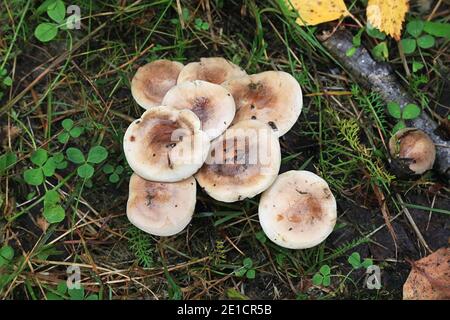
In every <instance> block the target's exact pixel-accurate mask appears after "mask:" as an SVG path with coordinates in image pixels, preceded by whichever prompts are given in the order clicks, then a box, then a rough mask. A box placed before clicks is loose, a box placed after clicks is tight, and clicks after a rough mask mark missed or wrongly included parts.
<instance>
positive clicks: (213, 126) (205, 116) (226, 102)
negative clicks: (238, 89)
mask: <svg viewBox="0 0 450 320" xmlns="http://www.w3.org/2000/svg"><path fill="white" fill-rule="evenodd" d="M162 104H163V105H166V106H171V107H175V108H177V109H189V110H191V111H192V112H194V113H195V114H196V115H197V116H198V118H199V119H200V122H201V124H202V126H201V129H202V130H203V131H205V132H206V133H207V134H208V135H209V137H210V139H211V140H212V139H214V138H217V137H218V136H219V135H221V134H222V133H223V132H224V131H225V130H226V129H227V128H228V127H229V126H230V124H231V122H232V121H233V119H234V114H235V112H236V107H235V105H234V99H233V97H232V96H231V94H230V93H229V92H228V91H227V90H226V89H225V88H224V87H222V86H220V85H218V84H214V83H210V82H206V81H202V80H195V81H189V82H183V83H181V84H178V85H176V86H175V87H173V88H172V89H170V90H169V91H168V92H167V94H166V95H165V97H164V99H163V102H162Z"/></svg>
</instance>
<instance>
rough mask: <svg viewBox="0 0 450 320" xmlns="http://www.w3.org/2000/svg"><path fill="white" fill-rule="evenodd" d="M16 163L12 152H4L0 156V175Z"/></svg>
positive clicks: (15, 157)
mask: <svg viewBox="0 0 450 320" xmlns="http://www.w3.org/2000/svg"><path fill="white" fill-rule="evenodd" d="M16 162H17V156H16V154H15V153H13V152H6V153H5V154H2V155H1V156H0V175H2V174H3V173H4V172H5V171H6V170H8V169H9V168H11V167H12V166H13V165H14V164H15V163H16Z"/></svg>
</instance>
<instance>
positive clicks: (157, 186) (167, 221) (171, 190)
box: [127, 174, 197, 236]
mask: <svg viewBox="0 0 450 320" xmlns="http://www.w3.org/2000/svg"><path fill="white" fill-rule="evenodd" d="M196 189H197V185H196V183H195V179H194V178H193V177H189V178H187V179H185V180H182V181H179V182H172V183H162V182H153V181H148V180H144V179H142V178H141V177H139V176H138V175H137V174H133V175H132V176H131V179H130V186H129V196H128V203H127V217H128V219H129V220H130V222H131V223H132V224H133V225H135V226H136V227H137V228H139V229H141V230H143V231H145V232H147V233H150V234H153V235H156V236H171V235H174V234H177V233H179V232H181V231H182V230H183V229H184V228H185V227H186V226H187V225H188V224H189V222H190V221H191V219H192V215H193V213H194V209H195V202H196Z"/></svg>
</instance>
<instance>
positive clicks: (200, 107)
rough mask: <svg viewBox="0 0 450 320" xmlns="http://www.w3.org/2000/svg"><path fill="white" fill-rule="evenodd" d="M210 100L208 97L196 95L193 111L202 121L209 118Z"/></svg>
mask: <svg viewBox="0 0 450 320" xmlns="http://www.w3.org/2000/svg"><path fill="white" fill-rule="evenodd" d="M209 106H210V100H209V99H208V98H206V97H195V99H194V100H193V101H192V107H191V111H192V112H194V113H195V114H196V115H197V117H198V118H199V119H200V121H201V122H202V123H204V122H205V121H206V120H208V117H209V116H208V109H209Z"/></svg>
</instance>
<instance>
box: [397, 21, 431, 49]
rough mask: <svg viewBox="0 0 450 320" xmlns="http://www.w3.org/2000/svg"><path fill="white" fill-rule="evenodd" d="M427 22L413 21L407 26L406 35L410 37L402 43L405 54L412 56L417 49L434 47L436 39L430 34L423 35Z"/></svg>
mask: <svg viewBox="0 0 450 320" xmlns="http://www.w3.org/2000/svg"><path fill="white" fill-rule="evenodd" d="M424 27H425V22H424V21H422V20H413V21H410V22H408V24H407V25H406V33H407V34H408V35H409V36H408V37H406V38H403V39H402V40H401V41H400V44H401V46H402V48H403V52H404V53H406V54H412V53H414V52H415V51H416V49H417V47H420V48H422V49H429V48H431V47H433V46H434V44H435V42H436V41H435V38H434V37H433V36H432V35H430V34H423V31H424Z"/></svg>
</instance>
